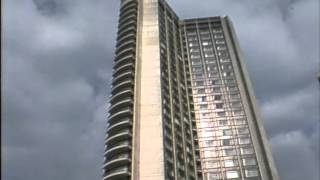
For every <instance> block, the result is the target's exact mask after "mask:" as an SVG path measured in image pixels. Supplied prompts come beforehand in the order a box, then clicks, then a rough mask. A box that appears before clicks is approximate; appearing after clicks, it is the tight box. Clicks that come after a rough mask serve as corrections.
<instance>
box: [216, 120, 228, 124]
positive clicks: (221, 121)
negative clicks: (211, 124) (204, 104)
mask: <svg viewBox="0 0 320 180" xmlns="http://www.w3.org/2000/svg"><path fill="white" fill-rule="evenodd" d="M218 122H219V126H225V125H228V121H227V120H224V119H223V120H219V121H218Z"/></svg>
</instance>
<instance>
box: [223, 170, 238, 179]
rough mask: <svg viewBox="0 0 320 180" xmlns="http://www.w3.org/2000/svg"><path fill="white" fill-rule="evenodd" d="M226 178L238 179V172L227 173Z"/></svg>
mask: <svg viewBox="0 0 320 180" xmlns="http://www.w3.org/2000/svg"><path fill="white" fill-rule="evenodd" d="M226 174H227V178H228V179H233V178H238V177H239V172H238V171H227V172H226Z"/></svg>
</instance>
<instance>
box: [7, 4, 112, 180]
mask: <svg viewBox="0 0 320 180" xmlns="http://www.w3.org/2000/svg"><path fill="white" fill-rule="evenodd" d="M4 5H5V8H4V11H5V17H4V20H5V26H4V34H5V54H4V57H5V62H4V66H5V68H4V98H3V102H4V104H5V107H4V109H3V118H4V121H3V137H4V138H3V163H4V164H5V166H4V169H3V178H4V179H5V180H19V179H26V180H28V179H30V180H31V179H33V180H35V179H46V180H53V179H69V180H72V179H77V180H87V179H101V175H102V170H101V166H102V161H103V158H102V157H103V148H104V147H103V140H104V132H105V126H106V119H105V118H106V111H105V109H106V104H105V103H106V101H107V94H108V90H109V85H108V84H109V82H108V80H109V79H110V78H109V76H110V73H111V65H112V60H113V49H114V40H115V35H116V25H117V24H116V21H117V9H118V2H117V1H108V2H106V1H90V3H88V2H87V1H33V2H32V1H6V2H5V3H4Z"/></svg>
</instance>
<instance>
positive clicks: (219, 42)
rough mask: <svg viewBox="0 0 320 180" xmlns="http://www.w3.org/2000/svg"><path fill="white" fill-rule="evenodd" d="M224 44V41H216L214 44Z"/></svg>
mask: <svg viewBox="0 0 320 180" xmlns="http://www.w3.org/2000/svg"><path fill="white" fill-rule="evenodd" d="M225 43H226V42H225V41H224V40H216V44H225Z"/></svg>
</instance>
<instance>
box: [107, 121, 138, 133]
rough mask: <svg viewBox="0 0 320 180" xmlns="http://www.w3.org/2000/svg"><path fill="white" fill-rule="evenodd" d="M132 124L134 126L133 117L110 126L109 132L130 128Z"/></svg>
mask: <svg viewBox="0 0 320 180" xmlns="http://www.w3.org/2000/svg"><path fill="white" fill-rule="evenodd" d="M130 126H132V121H131V119H124V120H122V121H120V122H116V123H115V124H113V125H111V126H109V127H108V129H107V132H108V133H111V134H112V133H113V132H117V131H119V130H121V129H124V128H128V127H130Z"/></svg>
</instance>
